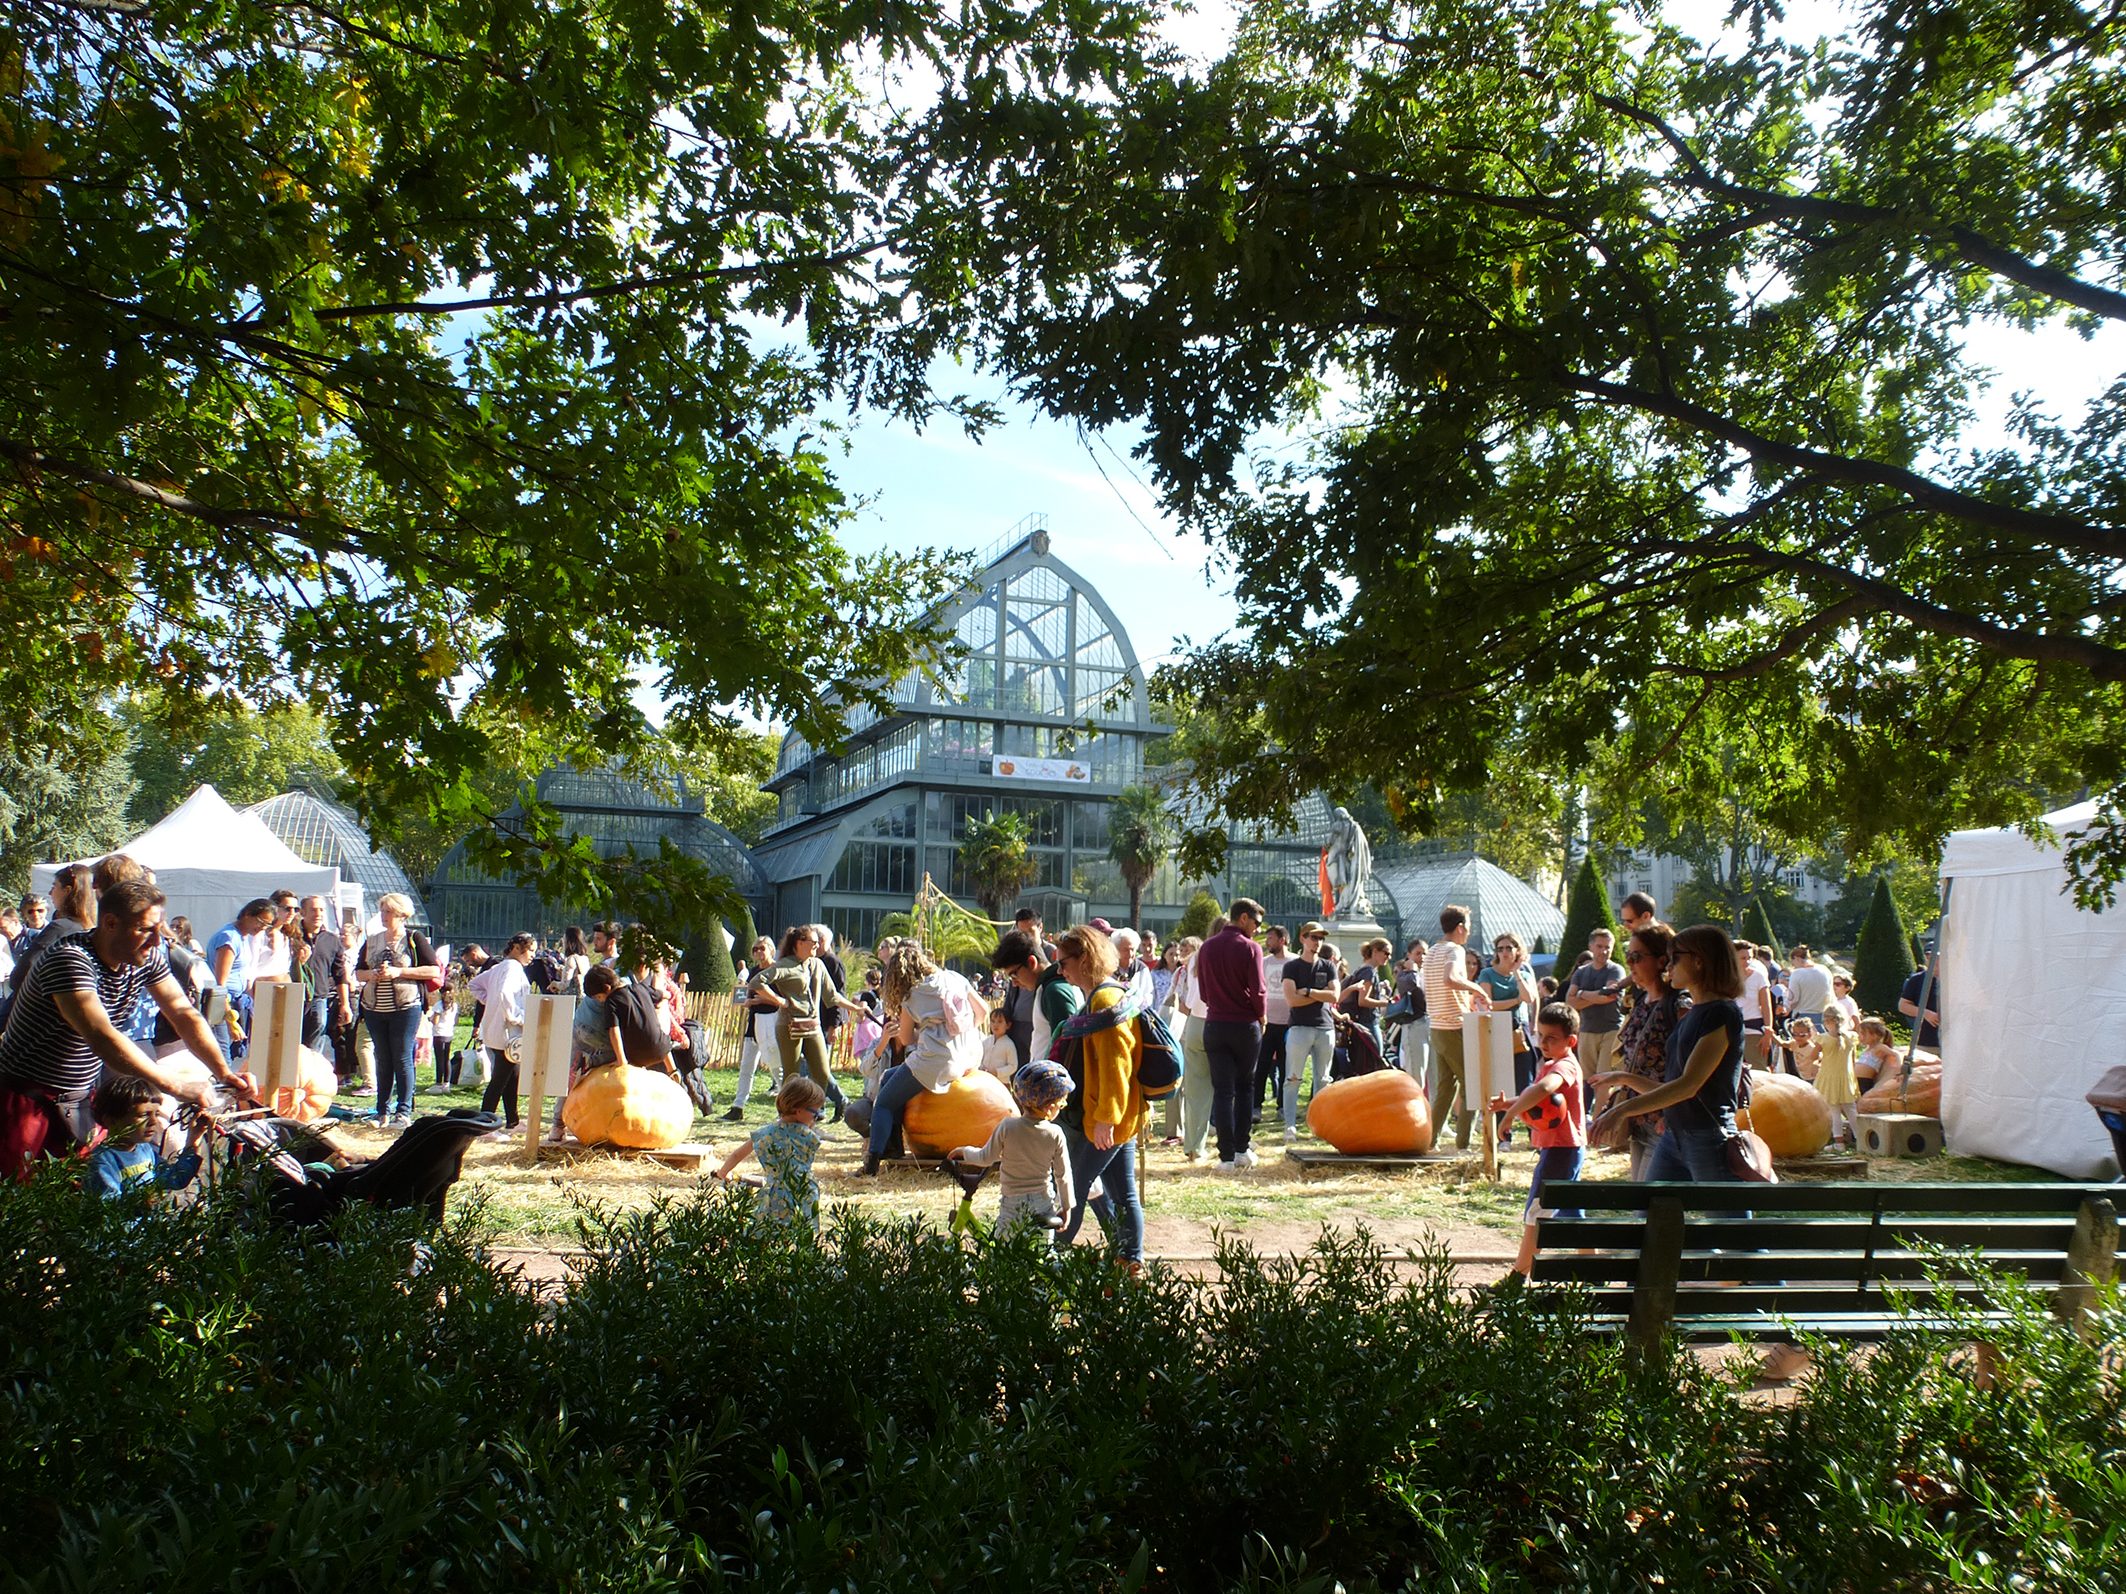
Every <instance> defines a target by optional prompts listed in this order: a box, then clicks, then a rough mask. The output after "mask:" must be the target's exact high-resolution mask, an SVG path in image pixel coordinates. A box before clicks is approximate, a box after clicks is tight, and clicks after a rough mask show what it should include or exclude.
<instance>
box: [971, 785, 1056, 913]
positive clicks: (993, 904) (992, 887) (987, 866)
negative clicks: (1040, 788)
mask: <svg viewBox="0 0 2126 1594" xmlns="http://www.w3.org/2000/svg"><path fill="white" fill-rule="evenodd" d="M960 862H961V864H962V866H963V867H965V869H966V871H967V884H968V886H969V888H970V889H971V890H972V891H973V892H974V899H975V901H977V902H979V903H980V904H981V905H982V911H983V912H984V913H985V914H987V915H988V916H989V917H990V918H992V919H1001V918H1003V917H1004V910H1005V909H1006V908H1007V907H1009V906H1010V905H1011V904H1012V903H1014V902H1016V901H1018V900H1019V893H1020V892H1021V891H1024V890H1025V889H1026V888H1027V887H1028V886H1030V885H1032V884H1033V883H1034V880H1035V879H1036V878H1037V877H1038V876H1039V875H1040V873H1041V862H1040V860H1039V859H1038V858H1036V857H1035V856H1034V855H1033V843H1032V830H1031V828H1030V827H1029V826H1028V825H1027V823H1026V816H1025V815H1024V814H1000V813H997V812H995V811H994V810H992V811H991V812H989V813H986V814H984V815H983V816H982V817H981V818H980V819H970V820H968V821H967V831H966V834H965V835H964V836H963V837H962V838H961V840H960Z"/></svg>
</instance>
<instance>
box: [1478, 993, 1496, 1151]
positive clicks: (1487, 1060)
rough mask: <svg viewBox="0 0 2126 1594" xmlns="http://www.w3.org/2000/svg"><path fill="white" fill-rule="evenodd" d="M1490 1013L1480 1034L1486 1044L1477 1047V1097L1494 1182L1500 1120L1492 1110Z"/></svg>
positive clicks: (1484, 1145) (1484, 1141)
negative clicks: (1480, 1104)
mask: <svg viewBox="0 0 2126 1594" xmlns="http://www.w3.org/2000/svg"><path fill="white" fill-rule="evenodd" d="M1490 1018H1491V1015H1490V1014H1488V1013H1487V1014H1485V1015H1484V1019H1483V1027H1482V1028H1481V1029H1480V1030H1479V1032H1478V1033H1479V1034H1480V1035H1481V1036H1482V1037H1483V1042H1484V1044H1483V1045H1481V1046H1479V1047H1477V1049H1476V1087H1477V1088H1476V1097H1477V1100H1478V1101H1480V1102H1482V1103H1483V1106H1482V1108H1481V1109H1479V1111H1478V1117H1479V1118H1481V1119H1482V1120H1483V1122H1482V1125H1481V1127H1482V1129H1483V1140H1482V1145H1483V1148H1484V1177H1485V1178H1487V1179H1489V1180H1491V1181H1492V1182H1493V1183H1494V1184H1495V1183H1497V1182H1498V1176H1499V1120H1498V1114H1497V1113H1494V1112H1493V1111H1492V1110H1491V1030H1490Z"/></svg>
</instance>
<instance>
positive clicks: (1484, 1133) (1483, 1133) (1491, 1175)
mask: <svg viewBox="0 0 2126 1594" xmlns="http://www.w3.org/2000/svg"><path fill="white" fill-rule="evenodd" d="M1472 1021H1473V1022H1474V1024H1475V1034H1476V1056H1475V1057H1471V1056H1470V1055H1469V1040H1468V1037H1469V1034H1470V1025H1471V1022H1472ZM1513 1027H1514V1026H1513V1018H1512V1015H1511V1014H1507V1013H1476V1014H1472V1015H1470V1017H1469V1018H1466V1019H1464V1020H1462V1072H1463V1075H1464V1077H1465V1078H1466V1079H1467V1081H1468V1083H1467V1086H1466V1087H1465V1088H1467V1089H1469V1090H1472V1091H1474V1092H1475V1095H1476V1115H1477V1124H1478V1139H1477V1144H1478V1146H1479V1147H1481V1148H1482V1151H1483V1159H1484V1177H1485V1178H1487V1179H1491V1180H1496V1179H1497V1178H1498V1176H1499V1123H1498V1119H1497V1118H1496V1117H1494V1116H1493V1115H1492V1111H1491V1096H1492V1092H1493V1091H1494V1090H1495V1089H1496V1088H1497V1087H1496V1084H1495V1081H1496V1080H1497V1079H1498V1074H1499V1068H1500V1067H1501V1065H1502V1064H1503V1066H1504V1068H1505V1069H1506V1072H1507V1077H1509V1078H1511V1077H1512V1071H1513Z"/></svg>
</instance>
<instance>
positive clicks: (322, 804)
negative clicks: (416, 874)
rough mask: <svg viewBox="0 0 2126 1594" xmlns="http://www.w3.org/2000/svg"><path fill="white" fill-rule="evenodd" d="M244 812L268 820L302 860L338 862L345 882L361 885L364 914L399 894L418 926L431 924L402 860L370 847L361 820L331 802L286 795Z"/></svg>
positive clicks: (313, 794)
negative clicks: (408, 902) (384, 898)
mask: <svg viewBox="0 0 2126 1594" xmlns="http://www.w3.org/2000/svg"><path fill="white" fill-rule="evenodd" d="M244 812H246V813H249V814H256V815H257V816H258V817H259V818H260V819H262V820H264V821H265V824H266V828H267V829H268V830H270V831H272V832H273V833H274V834H275V835H276V836H278V837H280V839H281V840H282V841H284V842H286V843H287V844H288V850H289V851H290V852H292V853H294V854H295V855H296V856H297V857H298V858H300V859H302V860H303V862H305V863H314V864H337V865H338V866H339V871H340V878H341V879H342V880H351V881H354V882H357V883H358V884H359V885H360V886H361V888H362V911H363V913H364V914H367V915H373V914H374V913H375V912H376V902H377V898H379V897H381V896H384V895H386V894H387V893H389V892H393V891H396V892H397V893H399V895H401V896H403V897H407V898H410V899H411V900H412V902H413V905H414V919H415V922H417V923H419V924H422V925H424V926H425V925H426V924H427V922H428V914H427V909H426V908H425V907H424V906H423V905H422V902H421V893H420V892H418V891H416V890H415V889H414V887H413V882H412V881H411V880H409V879H408V878H407V877H406V871H405V870H404V869H402V868H400V867H399V861H398V859H396V858H394V857H392V856H391V854H390V853H388V852H379V851H378V850H377V849H376V848H374V847H372V846H371V845H370V844H369V835H368V832H366V831H364V830H363V829H362V822H361V821H360V820H359V819H357V818H355V817H354V815H353V813H351V812H350V811H349V810H347V809H345V808H342V807H341V806H340V805H339V804H338V803H336V802H333V801H332V800H331V799H330V798H328V797H322V796H320V795H318V794H317V793H316V792H312V791H284V792H282V793H281V794H280V795H279V796H278V797H268V798H267V799H266V800H265V801H264V802H262V803H253V804H252V805H251V806H250V807H249V808H247V809H245V810H244Z"/></svg>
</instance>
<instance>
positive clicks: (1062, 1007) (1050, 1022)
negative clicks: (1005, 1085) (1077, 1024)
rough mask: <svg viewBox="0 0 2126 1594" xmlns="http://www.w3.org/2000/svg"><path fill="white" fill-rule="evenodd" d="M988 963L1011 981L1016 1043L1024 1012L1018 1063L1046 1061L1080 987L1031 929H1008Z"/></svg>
mask: <svg viewBox="0 0 2126 1594" xmlns="http://www.w3.org/2000/svg"><path fill="white" fill-rule="evenodd" d="M1117 956H1118V957H1119V954H1117ZM989 966H990V967H991V968H993V969H995V970H996V971H997V972H998V973H999V974H1002V975H1004V976H1006V977H1007V978H1008V979H1009V980H1010V981H1011V984H1010V985H1008V986H1006V987H1005V989H1004V1001H1005V1004H1006V1005H1005V1008H1004V1011H1007V1012H1009V1013H1010V1014H1011V1019H1012V1024H1011V1040H1012V1044H1013V1045H1014V1046H1019V1024H1020V1020H1021V1015H1022V1014H1023V1015H1024V1022H1025V1025H1026V1040H1025V1045H1024V1046H1023V1047H1020V1050H1019V1054H1018V1056H1019V1067H1020V1068H1024V1067H1025V1066H1026V1065H1027V1064H1028V1063H1032V1062H1044V1061H1046V1060H1047V1057H1048V1048H1049V1046H1050V1044H1051V1043H1052V1042H1053V1041H1054V1039H1055V1033H1056V1027H1057V1026H1058V1025H1060V1024H1062V1023H1063V1022H1064V1021H1065V1020H1066V1019H1068V1018H1069V1017H1070V1016H1071V1014H1073V1013H1075V1012H1077V1010H1078V988H1077V987H1076V986H1075V985H1072V984H1071V983H1070V981H1069V980H1067V979H1065V978H1064V977H1063V971H1062V970H1061V969H1059V968H1057V967H1056V966H1055V964H1054V963H1052V962H1050V961H1049V959H1048V957H1047V956H1046V954H1045V953H1044V952H1043V950H1042V943H1041V940H1040V938H1039V936H1038V935H1037V934H1036V933H1035V932H1034V931H1031V930H1006V931H1005V932H1004V933H1003V934H1002V935H1001V936H999V937H998V938H997V949H996V950H995V951H994V952H992V953H990V954H989Z"/></svg>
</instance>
